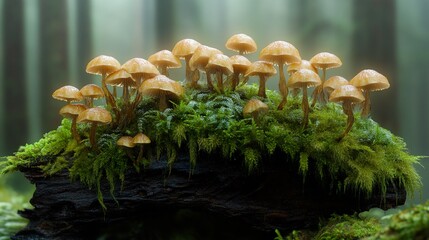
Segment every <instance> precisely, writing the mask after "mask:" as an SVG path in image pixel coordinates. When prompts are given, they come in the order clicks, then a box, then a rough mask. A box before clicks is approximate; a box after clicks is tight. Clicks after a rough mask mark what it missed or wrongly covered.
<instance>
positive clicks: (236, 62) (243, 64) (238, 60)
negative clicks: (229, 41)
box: [229, 55, 252, 91]
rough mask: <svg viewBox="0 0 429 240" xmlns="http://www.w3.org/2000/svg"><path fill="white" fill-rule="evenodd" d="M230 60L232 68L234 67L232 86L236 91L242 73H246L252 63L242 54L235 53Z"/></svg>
mask: <svg viewBox="0 0 429 240" xmlns="http://www.w3.org/2000/svg"><path fill="white" fill-rule="evenodd" d="M229 60H230V61H231V64H232V68H233V69H234V72H233V74H232V80H231V88H232V90H233V91H234V90H235V88H236V87H237V86H238V84H239V82H240V81H239V80H240V78H239V76H240V74H241V75H244V74H245V73H246V71H247V69H249V67H250V65H252V63H251V62H250V61H249V60H248V59H247V58H246V57H243V56H242V55H234V56H232V57H230V58H229ZM245 82H246V80H244V83H245Z"/></svg>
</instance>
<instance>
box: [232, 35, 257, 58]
mask: <svg viewBox="0 0 429 240" xmlns="http://www.w3.org/2000/svg"><path fill="white" fill-rule="evenodd" d="M225 47H226V48H227V49H229V50H232V51H236V52H238V53H239V54H240V55H243V54H248V53H253V52H256V49H257V48H258V47H257V46H256V43H255V41H254V40H253V38H251V37H250V36H248V35H246V34H244V33H239V34H235V35H232V36H231V37H230V38H229V39H228V40H227V41H226V43H225Z"/></svg>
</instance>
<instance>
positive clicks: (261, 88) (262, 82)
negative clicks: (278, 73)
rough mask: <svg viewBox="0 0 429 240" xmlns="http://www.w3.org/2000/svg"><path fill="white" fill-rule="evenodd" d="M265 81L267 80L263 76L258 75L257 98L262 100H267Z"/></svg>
mask: <svg viewBox="0 0 429 240" xmlns="http://www.w3.org/2000/svg"><path fill="white" fill-rule="evenodd" d="M266 81H267V78H266V77H265V76H264V75H263V74H260V75H259V91H258V96H260V97H262V98H267V93H266V92H265V83H266Z"/></svg>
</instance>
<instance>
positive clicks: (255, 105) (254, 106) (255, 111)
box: [243, 98, 268, 121]
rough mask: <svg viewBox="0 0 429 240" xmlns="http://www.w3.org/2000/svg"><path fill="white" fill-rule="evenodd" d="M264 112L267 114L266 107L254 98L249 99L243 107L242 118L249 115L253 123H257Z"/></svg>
mask: <svg viewBox="0 0 429 240" xmlns="http://www.w3.org/2000/svg"><path fill="white" fill-rule="evenodd" d="M266 112H268V105H267V104H265V103H263V102H262V101H261V100H259V99H256V98H252V99H250V100H249V101H248V102H247V103H246V105H244V107H243V116H244V117H246V116H249V115H250V116H252V118H253V119H254V120H255V121H258V119H259V117H260V116H261V115H262V114H264V113H266Z"/></svg>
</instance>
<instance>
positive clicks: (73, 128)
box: [71, 116, 80, 143]
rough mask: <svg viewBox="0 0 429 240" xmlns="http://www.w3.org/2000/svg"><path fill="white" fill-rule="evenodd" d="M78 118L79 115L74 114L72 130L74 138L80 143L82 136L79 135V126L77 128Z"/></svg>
mask: <svg viewBox="0 0 429 240" xmlns="http://www.w3.org/2000/svg"><path fill="white" fill-rule="evenodd" d="M76 119H77V116H74V117H73V118H72V125H71V132H72V135H73V138H74V139H75V140H76V142H78V143H79V142H80V136H79V134H78V132H77V128H76Z"/></svg>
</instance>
